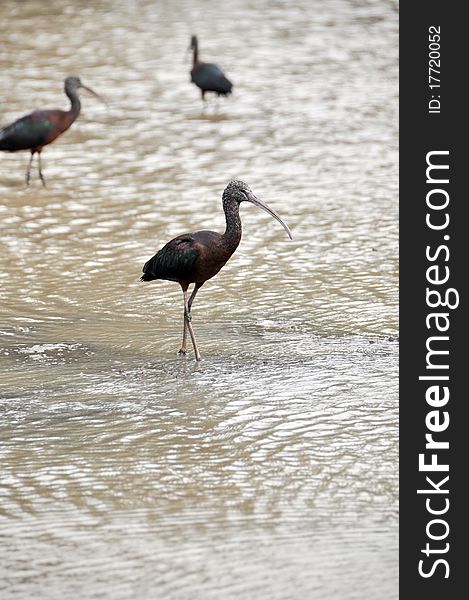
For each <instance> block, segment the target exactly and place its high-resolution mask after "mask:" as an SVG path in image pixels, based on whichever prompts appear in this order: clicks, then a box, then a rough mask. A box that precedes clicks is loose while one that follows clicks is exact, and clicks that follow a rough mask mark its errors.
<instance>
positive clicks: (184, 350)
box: [178, 283, 204, 360]
mask: <svg viewBox="0 0 469 600" xmlns="http://www.w3.org/2000/svg"><path fill="white" fill-rule="evenodd" d="M203 285H204V284H203V283H196V284H195V286H194V289H193V290H192V294H191V295H190V297H189V300H188V301H187V309H188V314H189V320H190V318H191V308H192V303H193V302H194V298H195V295H196V294H197V292H198V291H199V289H200V288H201V287H202V286H203ZM183 292H184V290H183ZM187 331H188V327H187V320H186V296H184V330H183V333H182V345H181V349H180V350H179V352H178V354H182V355H185V354H186V353H187ZM193 333H194V330H192V334H193ZM191 339H193V338H192V335H191ZM194 339H195V338H194ZM197 360H200V354H199V358H198V359H197Z"/></svg>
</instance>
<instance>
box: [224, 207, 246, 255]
mask: <svg viewBox="0 0 469 600" xmlns="http://www.w3.org/2000/svg"><path fill="white" fill-rule="evenodd" d="M223 210H224V211H225V219H226V229H225V233H224V234H223V241H224V242H225V244H226V245H227V246H228V247H229V248H230V249H232V251H233V252H234V251H235V250H236V248H237V247H238V244H239V242H240V241H241V234H242V227H241V219H240V217H239V204H238V203H237V202H236V201H230V200H227V199H225V198H224V199H223Z"/></svg>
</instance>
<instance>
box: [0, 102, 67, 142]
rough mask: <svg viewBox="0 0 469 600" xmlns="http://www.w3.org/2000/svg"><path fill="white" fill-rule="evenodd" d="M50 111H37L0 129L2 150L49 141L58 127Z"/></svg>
mask: <svg viewBox="0 0 469 600" xmlns="http://www.w3.org/2000/svg"><path fill="white" fill-rule="evenodd" d="M56 126H57V125H56V123H55V122H54V120H52V119H50V118H49V115H48V111H36V112H33V113H31V114H30V115H26V116H25V117H22V118H21V119H18V120H17V121H15V122H14V123H12V124H11V125H7V126H6V127H4V128H3V129H1V130H0V150H9V151H10V152H14V151H15V150H27V149H29V148H37V147H38V146H43V145H44V144H46V143H47V141H48V139H49V138H50V134H51V132H53V131H54V129H55V128H56Z"/></svg>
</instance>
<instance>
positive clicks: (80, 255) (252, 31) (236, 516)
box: [0, 0, 398, 600]
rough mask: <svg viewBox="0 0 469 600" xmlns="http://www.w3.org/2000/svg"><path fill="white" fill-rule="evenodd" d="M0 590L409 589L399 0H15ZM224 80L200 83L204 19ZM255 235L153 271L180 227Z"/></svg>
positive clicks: (8, 16) (8, 79)
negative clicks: (229, 197)
mask: <svg viewBox="0 0 469 600" xmlns="http://www.w3.org/2000/svg"><path fill="white" fill-rule="evenodd" d="M0 20H1V21H2V22H6V23H8V24H9V27H8V28H6V29H4V30H3V34H2V35H3V44H2V47H1V48H0V82H1V93H0V106H1V113H0V114H1V117H0V124H1V125H5V124H8V123H9V122H11V121H12V120H14V119H15V118H17V117H19V116H21V115H23V114H25V113H27V112H29V111H31V110H33V109H34V108H46V107H50V108H52V107H55V106H57V107H65V106H66V105H67V100H66V98H65V96H64V95H63V92H62V80H63V78H64V77H65V76H67V75H70V74H77V75H80V76H81V78H82V80H83V82H84V83H85V84H87V85H89V86H91V87H92V88H93V89H95V90H96V91H97V92H98V93H100V94H102V95H103V96H105V97H106V99H107V100H108V101H109V104H110V107H109V109H106V108H105V107H103V106H102V105H100V104H99V103H98V102H97V101H96V100H95V99H94V98H93V97H91V96H89V95H86V93H85V92H83V94H82V104H83V108H82V114H81V115H80V117H79V119H78V121H77V122H76V123H75V124H74V125H73V126H72V128H71V129H70V130H69V131H68V132H67V133H66V134H65V135H63V136H62V137H60V138H59V139H58V140H57V141H56V142H54V144H52V145H51V146H49V147H47V148H46V149H45V150H44V152H43V166H44V174H45V176H46V178H47V181H48V187H47V189H43V188H42V187H41V186H40V182H39V181H38V179H37V173H36V172H35V171H33V180H32V185H31V186H30V188H29V189H26V188H25V186H24V172H25V169H26V164H27V161H28V156H27V154H26V153H17V154H6V153H1V154H0V233H1V238H0V244H1V253H0V267H1V268H0V277H1V288H0V366H1V371H0V386H1V393H0V398H1V399H0V412H1V420H0V464H1V465H2V467H1V476H0V477H1V482H0V483H1V484H2V486H1V488H0V535H1V536H2V541H1V544H0V595H1V597H2V598H8V599H10V598H21V599H22V600H23V599H27V598H35V599H37V598H41V599H42V598H44V599H47V600H55V599H59V598H60V599H61V598H64V597H67V596H68V597H72V598H73V597H74V598H78V597H80V598H87V599H95V598H96V599H98V598H99V599H104V598H105V599H108V598H109V599H113V600H114V599H128V598H137V599H139V600H140V599H153V598H165V599H170V600H173V599H174V600H183V599H186V598H191V600H193V599H194V598H196V599H201V600H205V599H212V598H213V599H220V598H222V599H231V598H237V599H238V600H239V599H243V600H244V599H246V600H248V599H249V600H250V599H253V598H255V599H256V600H258V599H260V600H262V599H269V600H270V599H279V600H285V599H293V600H296V599H304V598H308V599H314V600H316V599H318V600H323V599H331V600H353V599H362V598H367V600H373V599H376V600H382V599H383V598H386V600H392V599H393V598H397V358H398V348H397V268H398V267H397V166H396V158H397V149H396V148H397V104H396V96H397V83H396V82H397V37H396V35H397V34H396V32H397V8H396V5H395V4H394V3H393V2H385V1H384V0H380V1H375V2H367V1H352V0H350V1H345V0H328V1H326V2H324V1H321V2H319V0H318V1H316V2H314V1H312V0H299V1H298V2H295V3H294V5H293V4H291V3H287V2H270V1H269V2H267V1H262V0H261V1H260V2H256V3H252V2H249V1H248V0H231V1H230V2H225V0H221V1H219V2H209V1H207V0H206V1H204V0H190V1H189V0H186V1H184V0H177V1H172V2H161V3H155V2H153V1H147V0H137V1H135V2H125V1H124V0H122V1H118V0H114V1H112V2H111V1H106V0H101V1H99V0H95V1H92V2H87V3H80V2H76V1H74V2H73V1H63V0H60V1H59V0H49V2H47V3H43V2H41V1H39V0H35V1H33V0H28V1H25V2H21V3H20V2H15V1H13V0H4V1H3V2H2V3H1V4H0ZM191 33H197V34H198V35H199V38H200V51H201V58H202V59H206V60H216V62H217V63H218V64H220V66H222V67H223V68H224V69H225V70H226V73H227V75H228V76H229V77H230V78H231V79H232V80H233V82H234V84H235V88H234V92H235V93H234V94H233V96H232V97H230V98H227V99H224V98H221V99H219V101H217V100H215V99H210V100H209V102H208V106H206V107H205V108H203V107H202V102H201V100H200V96H199V93H198V90H197V89H196V88H195V87H194V86H193V85H191V84H190V83H189V75H188V70H189V62H190V57H189V56H188V55H185V49H186V47H187V45H188V42H189V38H190V34H191ZM234 177H236V178H242V179H243V180H245V181H247V182H248V183H249V184H250V185H251V187H252V189H253V190H254V192H255V193H256V194H257V195H258V196H259V197H261V198H262V199H263V200H265V201H266V202H268V203H269V204H270V205H271V206H272V207H273V208H274V209H275V210H277V211H278V212H279V213H280V215H281V216H282V217H283V218H284V219H285V221H286V222H287V223H288V224H289V226H290V228H291V229H292V232H293V236H294V239H293V241H289V240H288V238H287V236H286V235H285V232H284V231H283V229H282V228H281V227H280V226H279V225H278V223H276V222H275V221H273V220H272V219H270V218H269V216H268V215H267V214H265V213H264V212H262V211H259V210H257V209H256V208H255V207H254V206H252V205H249V206H248V205H246V206H244V205H242V207H241V215H242V219H243V226H244V237H243V240H242V242H241V245H240V247H239V248H238V250H237V252H236V253H235V254H234V256H233V257H232V259H231V260H230V261H229V263H228V264H227V265H226V266H225V267H224V268H223V270H222V271H221V272H220V273H219V274H218V275H217V276H216V277H215V278H214V279H213V280H211V281H210V282H208V283H207V284H206V285H205V286H204V287H203V288H202V290H201V291H200V293H199V295H198V296H197V299H196V301H195V303H194V307H193V325H194V328H195V331H196V333H197V335H198V341H199V345H200V349H201V352H202V356H203V361H202V362H201V363H200V364H196V363H195V361H194V360H193V355H192V354H191V353H190V354H189V355H188V356H187V357H185V358H181V357H178V356H176V351H177V349H178V348H179V345H180V337H181V332H182V294H181V292H180V290H179V286H177V284H174V283H169V282H153V283H150V284H143V283H140V282H139V280H138V278H139V275H140V272H141V267H142V264H143V263H144V262H145V260H147V259H148V258H150V256H151V255H152V254H153V253H154V252H155V251H156V250H157V249H158V248H160V247H161V246H162V245H163V243H165V242H166V241H167V240H169V239H171V237H173V236H174V235H177V234H179V233H182V232H185V231H191V230H194V229H205V228H211V229H215V230H222V229H223V225H224V219H223V213H222V210H221V192H222V190H223V188H224V186H225V185H226V183H227V182H228V181H229V179H230V178H234Z"/></svg>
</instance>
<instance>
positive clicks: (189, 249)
mask: <svg viewBox="0 0 469 600" xmlns="http://www.w3.org/2000/svg"><path fill="white" fill-rule="evenodd" d="M222 201H223V211H224V213H225V219H226V229H225V232H224V233H217V232H215V231H196V232H194V233H185V234H183V235H179V236H177V237H175V238H174V239H173V240H171V241H170V242H168V243H167V244H166V245H165V246H163V248H161V250H159V251H158V252H157V253H156V254H155V256H153V258H150V260H149V261H147V262H146V263H145V265H144V267H143V275H142V277H141V280H142V281H152V280H153V279H166V280H167V281H175V282H177V283H179V285H180V286H181V288H182V293H183V295H184V329H183V337H182V346H181V349H180V350H179V354H182V355H185V354H186V352H187V334H188V333H189V335H190V338H191V341H192V346H193V347H194V352H195V358H196V360H197V361H199V360H200V352H199V349H198V347H197V342H196V339H195V334H194V328H193V326H192V315H191V307H192V303H193V302H194V298H195V296H196V294H197V292H198V291H199V289H200V288H201V287H202V286H203V285H204V283H205V282H206V281H208V280H209V279H211V278H212V277H214V276H215V275H216V274H217V273H218V271H219V270H220V269H221V268H222V267H223V265H225V264H226V262H227V261H228V260H229V258H230V257H231V255H232V254H233V253H234V251H235V250H236V248H237V247H238V245H239V242H240V241H241V231H242V230H241V219H240V217H239V205H240V204H241V202H245V201H246V202H251V203H252V204H255V205H256V206H258V207H259V208H262V209H263V210H265V211H266V212H268V213H269V214H270V215H271V216H272V217H274V219H276V220H277V221H278V222H279V223H280V224H281V225H282V226H283V228H284V229H285V231H286V232H287V233H288V236H289V237H290V239H292V235H291V232H290V229H289V228H288V226H287V225H286V223H284V222H283V220H282V219H281V218H280V217H279V215H278V214H277V213H276V212H275V211H274V210H273V209H271V208H270V207H269V206H267V204H265V203H264V202H262V201H261V200H259V198H257V197H256V196H255V195H254V194H253V192H252V190H251V188H250V187H249V186H248V185H247V184H246V183H244V182H243V181H231V182H230V183H229V184H228V185H227V187H226V188H225V190H224V192H223V197H222ZM191 283H193V284H194V288H193V291H192V293H191V295H190V297H189V298H188V292H187V290H188V288H189V285H190V284H191Z"/></svg>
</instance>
